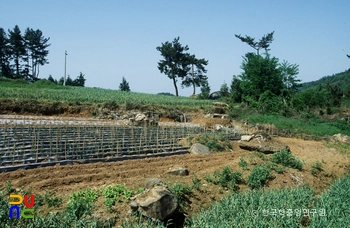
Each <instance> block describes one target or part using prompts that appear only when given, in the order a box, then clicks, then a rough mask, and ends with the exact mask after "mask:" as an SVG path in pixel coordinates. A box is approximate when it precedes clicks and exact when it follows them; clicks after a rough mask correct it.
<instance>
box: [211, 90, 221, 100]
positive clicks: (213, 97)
mask: <svg viewBox="0 0 350 228" xmlns="http://www.w3.org/2000/svg"><path fill="white" fill-rule="evenodd" d="M220 97H221V95H220V91H216V92H213V93H211V94H210V95H209V99H212V100H215V99H219V98H220Z"/></svg>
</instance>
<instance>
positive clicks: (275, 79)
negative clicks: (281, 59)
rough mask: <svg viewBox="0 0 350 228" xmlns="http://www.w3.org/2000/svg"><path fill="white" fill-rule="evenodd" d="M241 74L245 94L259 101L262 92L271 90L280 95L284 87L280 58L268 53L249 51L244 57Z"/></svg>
mask: <svg viewBox="0 0 350 228" xmlns="http://www.w3.org/2000/svg"><path fill="white" fill-rule="evenodd" d="M241 68H242V69H243V71H244V72H243V73H242V74H241V75H240V78H241V80H242V83H241V85H242V89H243V91H244V95H246V96H249V97H251V98H252V99H253V100H255V101H258V100H259V97H260V94H263V93H264V92H265V91H267V90H270V92H271V93H273V94H275V95H277V96H279V95H280V93H281V90H282V89H283V87H284V85H283V77H282V74H281V69H279V65H278V59H277V58H275V57H270V55H269V54H268V53H266V54H265V57H263V56H260V55H258V54H254V53H248V54H246V56H245V57H244V58H243V63H242V66H241Z"/></svg>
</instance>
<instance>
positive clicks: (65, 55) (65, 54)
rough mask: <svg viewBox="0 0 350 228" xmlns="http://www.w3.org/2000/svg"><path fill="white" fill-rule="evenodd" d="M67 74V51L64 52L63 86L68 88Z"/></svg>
mask: <svg viewBox="0 0 350 228" xmlns="http://www.w3.org/2000/svg"><path fill="white" fill-rule="evenodd" d="M66 72H67V51H65V52H64V80H63V86H66Z"/></svg>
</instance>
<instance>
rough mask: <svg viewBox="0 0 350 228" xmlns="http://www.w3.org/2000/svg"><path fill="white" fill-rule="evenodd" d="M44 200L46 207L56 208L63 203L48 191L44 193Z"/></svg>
mask: <svg viewBox="0 0 350 228" xmlns="http://www.w3.org/2000/svg"><path fill="white" fill-rule="evenodd" d="M44 199H45V202H46V203H47V205H48V207H58V206H60V205H61V204H62V201H63V200H62V199H61V198H59V197H56V194H55V193H50V192H49V191H46V192H45V195H44Z"/></svg>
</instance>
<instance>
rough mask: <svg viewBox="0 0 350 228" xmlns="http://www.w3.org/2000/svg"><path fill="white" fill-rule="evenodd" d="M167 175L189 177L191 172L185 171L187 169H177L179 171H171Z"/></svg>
mask: <svg viewBox="0 0 350 228" xmlns="http://www.w3.org/2000/svg"><path fill="white" fill-rule="evenodd" d="M167 173H168V174H172V175H178V176H188V174H189V173H190V172H189V171H188V169H185V168H177V169H172V170H169V171H168V172H167Z"/></svg>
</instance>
